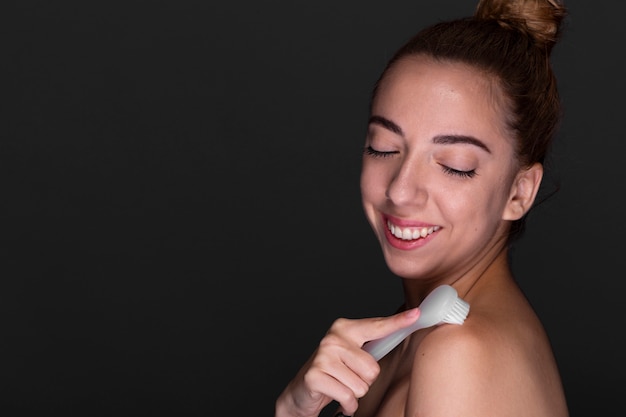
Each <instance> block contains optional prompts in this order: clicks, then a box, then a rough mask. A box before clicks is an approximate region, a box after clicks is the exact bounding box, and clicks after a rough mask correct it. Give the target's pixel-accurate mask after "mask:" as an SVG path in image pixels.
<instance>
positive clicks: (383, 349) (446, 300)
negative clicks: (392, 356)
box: [363, 285, 458, 361]
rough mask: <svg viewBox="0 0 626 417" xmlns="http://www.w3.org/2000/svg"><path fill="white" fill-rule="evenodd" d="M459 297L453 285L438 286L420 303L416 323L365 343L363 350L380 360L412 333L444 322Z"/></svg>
mask: <svg viewBox="0 0 626 417" xmlns="http://www.w3.org/2000/svg"><path fill="white" fill-rule="evenodd" d="M457 299H458V293H457V292H456V290H455V289H454V288H453V287H452V286H450V285H440V286H438V287H437V288H435V289H434V290H432V291H431V292H430V293H429V294H428V295H427V296H426V298H424V300H422V302H421V303H420V305H419V309H420V316H419V317H418V318H417V320H416V321H415V323H413V324H411V325H410V326H408V327H404V328H402V329H399V330H396V331H395V332H393V333H391V334H389V335H387V336H385V337H383V338H381V339H376V340H372V341H369V342H367V343H365V344H364V345H363V350H365V351H366V352H369V353H370V354H371V355H372V356H373V357H374V358H375V359H376V360H377V361H378V360H380V359H381V358H382V357H383V356H385V355H386V354H387V353H389V352H391V350H392V349H393V348H395V347H396V346H398V345H399V344H400V342H402V341H403V340H404V339H405V338H406V337H407V336H408V335H410V334H411V333H413V332H415V331H417V330H419V329H424V328H426V327H430V326H434V325H435V324H440V323H442V321H443V320H444V318H445V317H446V316H447V315H448V314H449V313H450V312H451V311H452V310H453V308H454V305H455V303H456V302H457Z"/></svg>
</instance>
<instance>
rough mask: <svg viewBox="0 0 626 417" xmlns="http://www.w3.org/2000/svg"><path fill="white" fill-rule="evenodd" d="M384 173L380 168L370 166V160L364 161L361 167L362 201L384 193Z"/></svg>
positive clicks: (368, 200) (369, 200)
mask: <svg viewBox="0 0 626 417" xmlns="http://www.w3.org/2000/svg"><path fill="white" fill-rule="evenodd" d="M384 178H385V175H384V173H383V171H382V170H380V169H375V168H374V167H372V163H371V162H367V161H364V162H363V165H362V168H361V179H360V181H361V196H362V198H363V201H364V202H372V200H374V199H376V198H377V197H378V198H380V197H379V195H380V194H381V193H382V195H383V197H384V194H385V185H384V184H385V180H384Z"/></svg>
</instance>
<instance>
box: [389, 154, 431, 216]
mask: <svg viewBox="0 0 626 417" xmlns="http://www.w3.org/2000/svg"><path fill="white" fill-rule="evenodd" d="M426 177H427V173H426V169H425V168H424V167H421V166H420V165H419V163H418V162H417V161H415V160H405V161H403V163H402V165H400V166H399V167H398V171H397V172H396V175H395V176H394V177H392V179H391V181H390V182H389V185H388V186H387V191H386V196H387V198H388V199H389V200H391V201H392V202H393V203H394V204H395V205H397V206H420V205H424V204H425V203H426V202H427V201H428V191H427V187H426V184H427V178H426Z"/></svg>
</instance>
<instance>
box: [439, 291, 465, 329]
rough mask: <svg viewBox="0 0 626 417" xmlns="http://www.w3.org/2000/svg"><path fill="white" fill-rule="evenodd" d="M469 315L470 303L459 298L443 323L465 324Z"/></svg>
mask: <svg viewBox="0 0 626 417" xmlns="http://www.w3.org/2000/svg"><path fill="white" fill-rule="evenodd" d="M468 313H469V303H468V302H467V301H465V300H463V299H462V298H459V297H457V298H456V300H455V302H454V305H453V306H452V309H451V310H450V312H449V313H448V314H446V316H445V317H444V318H443V320H442V322H443V323H451V324H463V322H464V321H465V318H466V317H467V315H468Z"/></svg>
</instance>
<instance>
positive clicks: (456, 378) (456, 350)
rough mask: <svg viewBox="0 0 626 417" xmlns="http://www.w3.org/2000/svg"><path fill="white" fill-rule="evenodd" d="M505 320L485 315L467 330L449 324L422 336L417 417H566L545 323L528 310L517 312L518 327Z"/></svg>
mask: <svg viewBox="0 0 626 417" xmlns="http://www.w3.org/2000/svg"><path fill="white" fill-rule="evenodd" d="M522 310H523V309H522ZM501 313H503V312H499V311H497V309H495V310H494V309H485V310H484V311H481V310H480V309H478V311H477V312H474V314H472V313H470V314H472V317H468V319H467V320H466V322H465V323H464V324H463V325H442V326H439V327H437V328H434V329H432V330H431V331H430V332H429V333H428V334H427V335H425V336H424V337H423V339H422V340H421V341H420V342H419V345H418V346H417V349H416V350H415V356H414V360H413V366H412V370H411V379H410V383H409V391H408V398H407V404H406V407H407V411H410V412H409V414H410V415H427V416H432V417H436V416H450V415H454V416H457V417H462V416H481V417H485V416H505V415H506V416H529V415H532V416H534V417H541V416H550V417H557V416H560V417H565V416H567V407H566V405H565V399H564V395H563V392H562V387H561V383H560V378H559V374H558V370H557V369H556V363H555V361H554V358H553V356H552V352H551V349H550V346H549V343H548V340H547V337H546V336H545V334H544V333H543V330H542V328H541V326H540V324H539V323H538V320H536V318H535V317H534V314H533V313H532V312H528V311H518V312H517V313H519V314H520V316H521V317H519V319H520V320H519V321H516V319H515V316H512V317H508V318H506V317H503V315H502V314H501ZM513 313H515V312H514V311H513V312H512V311H508V312H506V314H513Z"/></svg>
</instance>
